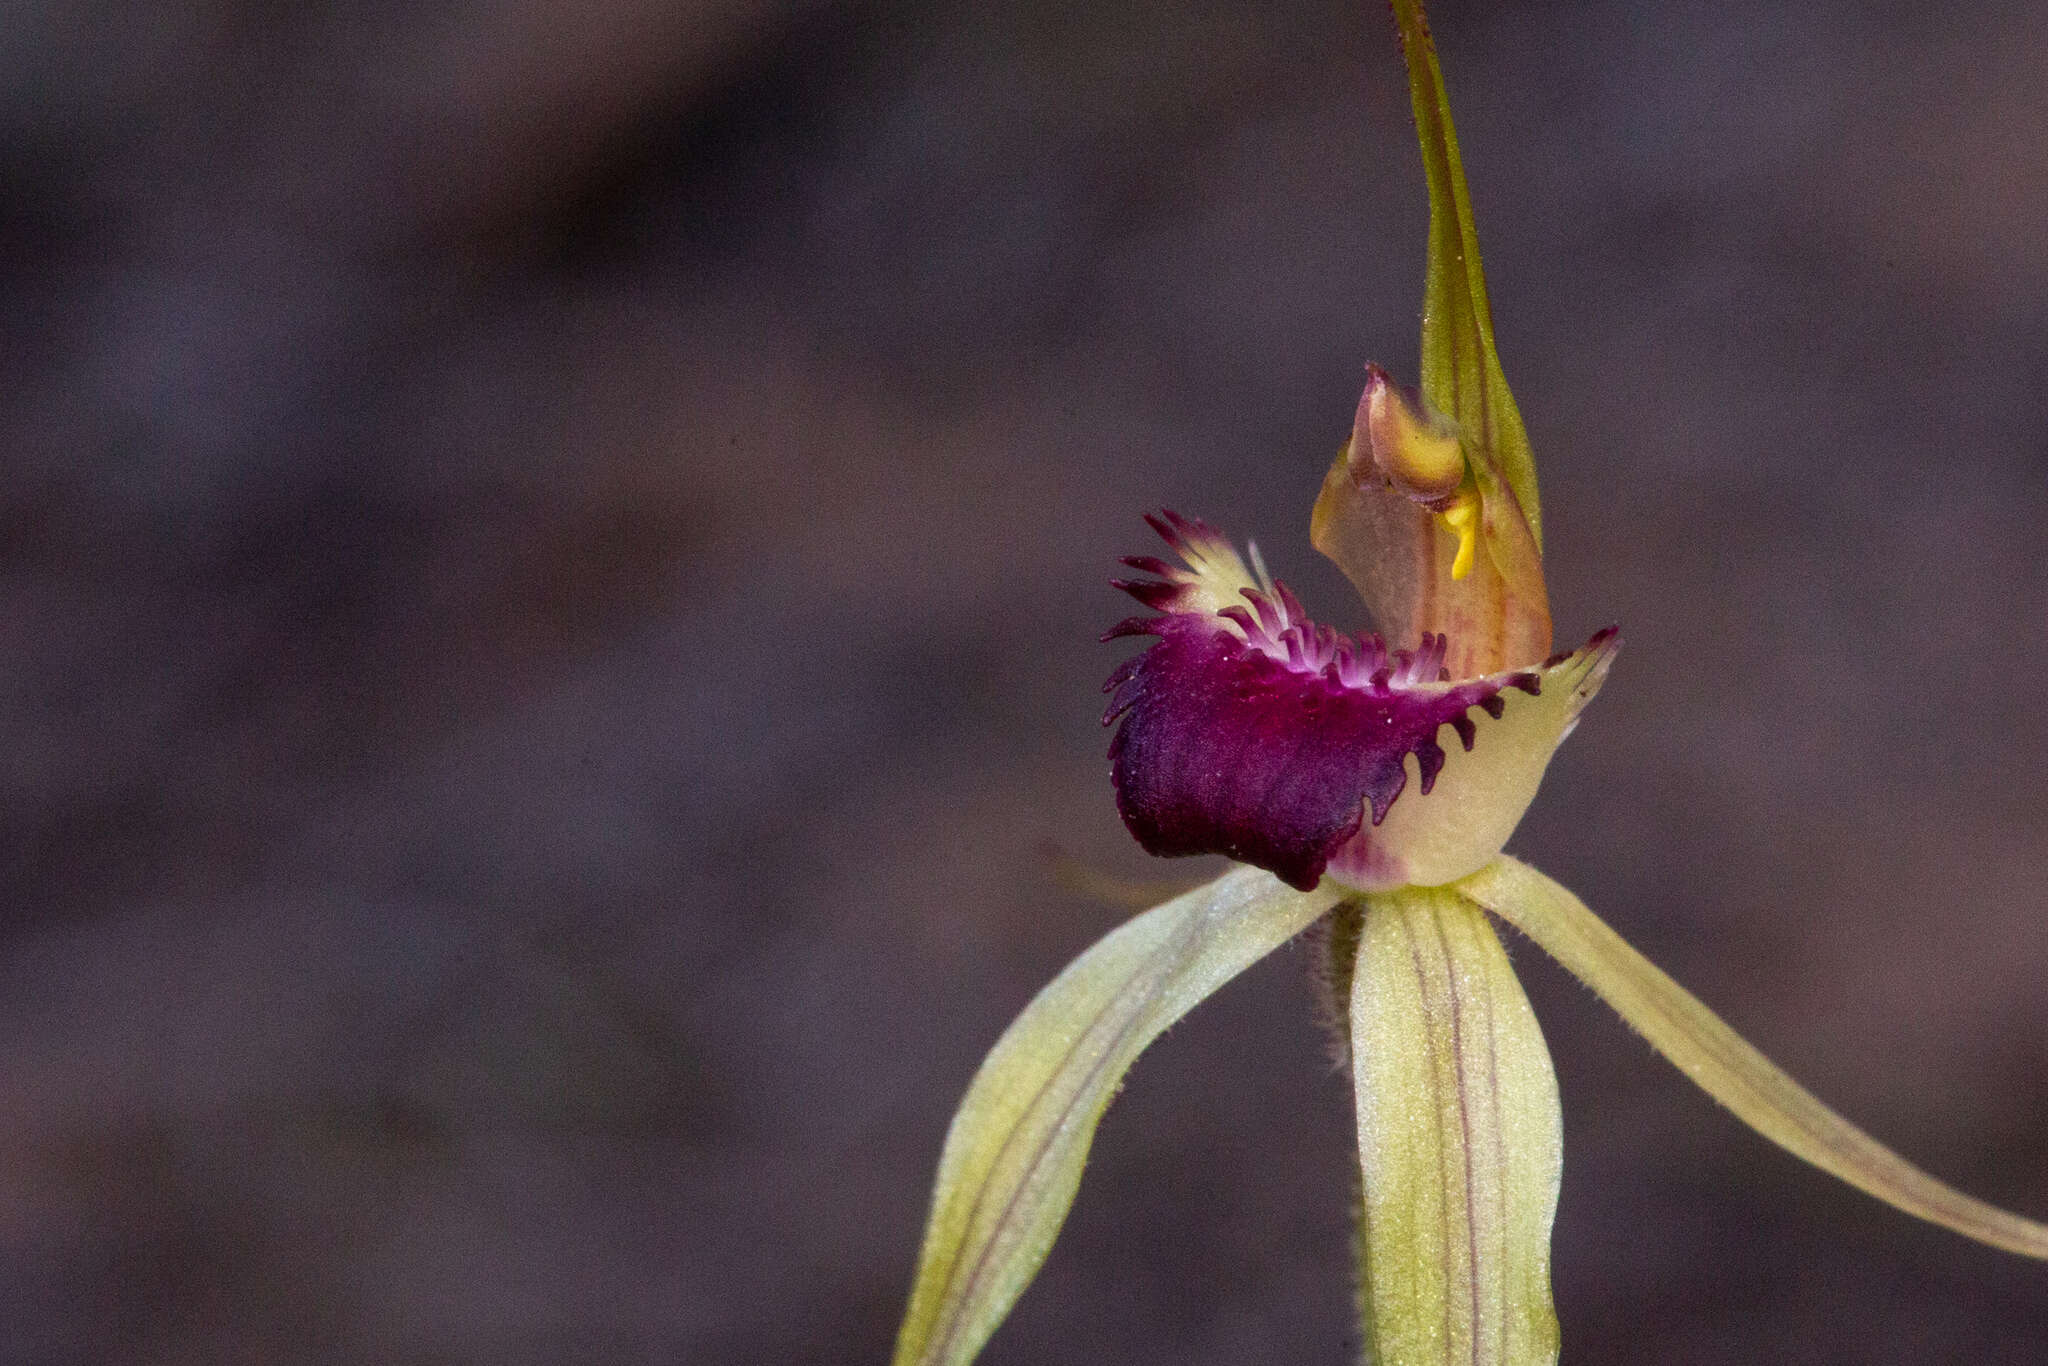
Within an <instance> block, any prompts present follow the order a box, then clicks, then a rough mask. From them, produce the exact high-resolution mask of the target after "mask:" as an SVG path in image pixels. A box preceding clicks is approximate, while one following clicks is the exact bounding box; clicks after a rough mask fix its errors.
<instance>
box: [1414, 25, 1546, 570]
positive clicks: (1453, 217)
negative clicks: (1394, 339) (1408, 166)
mask: <svg viewBox="0 0 2048 1366" xmlns="http://www.w3.org/2000/svg"><path fill="white" fill-rule="evenodd" d="M1393 8H1394V22H1395V24H1396V26H1397V27H1398V28H1399V29H1400V32H1401V51H1402V54H1403V55H1404V56H1405V57H1406V58H1407V60H1408V93H1409V96H1410V98H1411V100H1412V101H1413V103H1414V105H1415V133H1416V137H1417V139H1418V140H1419V141H1420V143H1421V145H1422V168H1423V171H1424V172H1425V173H1426V174H1427V176H1428V178H1429V269H1428V273H1427V275H1426V276H1425V277H1424V281H1423V291H1422V396H1423V398H1424V399H1426V400H1427V401H1428V402H1429V404H1430V406H1432V407H1434V408H1436V409H1437V410H1438V411H1439V412H1442V413H1444V414H1446V415H1448V416H1449V417H1451V418H1452V419H1453V420H1454V421H1456V422H1457V424H1458V427H1459V429H1460V430H1461V431H1462V432H1463V434H1464V436H1465V438H1466V439H1467V440H1468V441H1470V442H1472V443H1474V444H1475V445H1477V446H1479V447H1480V448H1481V449H1482V450H1484V451H1485V452H1486V453H1488V454H1490V455H1491V456H1492V458H1493V462H1494V463H1495V465H1497V466H1498V468H1499V470H1500V473H1501V476H1502V477H1503V478H1505V479H1506V480H1507V486H1508V488H1509V489H1511V490H1512V491H1513V493H1514V497H1515V501H1516V502H1517V503H1519V504H1520V505H1521V512H1522V516H1523V517H1524V518H1525V519H1526V520H1527V522H1528V524H1529V533H1530V535H1531V536H1532V537H1533V538H1534V540H1535V542H1536V546H1537V548H1538V549H1539V550H1540V549H1541V548H1542V546H1543V517H1542V513H1541V512H1540V511H1539V510H1538V508H1537V503H1536V457H1535V454H1534V452H1532V451H1531V450H1530V449H1529V435H1528V433H1527V432H1526V431H1525V430H1524V429H1523V427H1522V414H1521V412H1520V410H1519V409H1517V408H1516V407H1515V396H1514V395H1513V394H1512V393H1511V392H1509V390H1508V381H1507V376H1506V375H1505V374H1503V373H1502V372H1501V368H1500V356H1499V354H1498V353H1497V352H1496V351H1495V350H1494V345H1493V309H1492V306H1491V305H1490V304H1489V303H1488V302H1487V298H1486V273H1485V271H1484V270H1483V269H1482V268H1481V266H1480V263H1479V233H1478V231H1477V230H1476V229H1475V228H1474V227H1473V225H1472V196H1471V194H1470V192H1469V191H1467V189H1466V188H1465V164H1464V161H1463V159H1462V158H1461V157H1460V156H1459V153H1458V134H1457V130H1456V129H1455V128H1453V127H1452V126H1451V109H1450V102H1449V100H1448V99H1447V98H1446V96H1445V94H1444V78H1443V73H1442V71H1440V70H1439V69H1438V68H1437V61H1436V44H1435V42H1434V40H1432V39H1431V37H1430V33H1429V20H1428V19H1427V18H1426V17H1424V15H1423V12H1422V4H1421V0H1393ZM1479 468H1480V469H1481V470H1482V471H1483V469H1484V462H1483V461H1482V462H1479ZM1481 492H1482V493H1484V492H1485V490H1484V489H1482V490H1481Z"/></svg>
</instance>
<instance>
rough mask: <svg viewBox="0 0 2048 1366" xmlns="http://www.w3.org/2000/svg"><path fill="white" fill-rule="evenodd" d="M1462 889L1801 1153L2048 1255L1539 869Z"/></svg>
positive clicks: (1501, 862)
mask: <svg viewBox="0 0 2048 1366" xmlns="http://www.w3.org/2000/svg"><path fill="white" fill-rule="evenodd" d="M1456 887H1457V890H1458V891H1460V892H1462V893H1464V894H1465V895H1466V896H1469V897H1471V898H1472V899H1473V900H1474V901H1476V902H1478V903H1479V904H1480V905H1482V906H1484V907H1486V908H1487V909H1488V910H1490V911H1492V912H1493V913H1494V914H1495V915H1497V916H1499V917H1500V918H1501V919H1502V920H1505V921H1507V922H1508V923H1509V924H1510V925H1513V926H1514V927H1515V928H1516V929H1518V930H1520V931H1521V932H1522V933H1523V934H1526V935H1528V936H1529V938H1530V939H1532V940H1534V941H1535V942H1536V944H1537V946H1538V947H1540V948H1541V949H1542V950H1543V951H1544V952H1545V953H1548V954H1549V955H1550V956H1551V957H1552V958H1555V959H1556V960H1557V961H1558V962H1560V963H1562V964H1563V965H1564V966H1565V967H1566V968H1567V969H1569V970H1570V971H1571V973H1572V974H1573V975H1574V976H1576V977H1577V978H1578V979H1579V980H1580V981H1582V982H1584V983H1585V984H1586V985H1587V986H1589V987H1591V988H1592V989H1593V990H1594V992H1595V993H1596V994H1597V995H1599V997H1600V998H1601V999H1602V1000H1604V1001H1606V1002H1607V1004H1608V1005H1610V1006H1612V1007H1614V1010H1615V1013H1616V1014H1618V1015H1620V1016H1621V1018H1622V1019H1624V1020H1626V1021H1628V1023H1629V1024H1630V1025H1632V1026H1634V1028H1635V1029H1636V1031H1637V1032H1638V1033H1640V1034H1641V1035H1642V1036H1643V1038H1645V1039H1646V1040H1648V1041H1649V1044H1650V1046H1651V1047H1652V1048H1654V1049H1656V1050H1657V1051H1658V1052H1659V1053H1662V1054H1663V1055H1664V1056H1665V1057H1667V1058H1669V1059H1670V1060H1671V1062H1672V1064H1673V1065H1674V1066H1676V1067H1677V1068H1678V1070H1679V1071H1681V1072H1683V1073H1685V1075H1686V1076H1688V1077H1690V1078H1691V1079H1692V1081H1693V1083H1694V1084H1695V1085H1697V1086H1698V1087H1699V1088H1700V1089H1701V1090H1703V1091H1705V1092H1706V1093H1707V1094H1708V1095H1710V1096H1712V1097H1713V1098H1714V1099H1715V1100H1718V1101H1720V1102H1721V1103H1722V1104H1723V1105H1725V1106H1727V1107H1728V1108H1729V1109H1730V1110H1732V1111H1734V1112H1735V1115H1736V1117H1737V1118H1738V1119H1740V1120H1741V1121H1742V1122H1743V1123H1745V1124H1747V1125H1748V1126H1749V1127H1750V1128H1752V1129H1754V1130H1756V1131H1757V1132H1758V1133H1760V1134H1762V1135H1763V1136H1764V1137H1765V1138H1768V1139H1770V1140H1771V1142H1773V1143H1776V1144H1777V1145H1779V1146H1780V1147H1782V1148H1784V1149H1785V1150H1786V1151H1788V1152H1790V1153H1791V1154H1792V1155H1793V1156H1795V1157H1798V1158H1801V1159H1803V1160H1805V1161H1807V1162H1811V1163H1812V1164H1813V1165H1814V1166H1816V1167H1819V1168H1820V1169H1821V1170H1822V1171H1824V1172H1827V1173H1828V1174H1830V1175H1832V1176H1836V1177H1839V1178H1841V1179H1842V1180H1844V1181H1846V1182H1848V1183H1849V1184H1850V1185H1852V1186H1855V1187H1857V1188H1859V1189H1861V1190H1864V1191H1867V1192H1869V1193H1870V1194H1871V1195H1874V1196H1876V1197H1877V1198H1878V1199H1880V1200H1882V1201H1884V1202H1885V1203H1886V1204H1889V1205H1892V1206H1895V1207H1896V1208H1898V1209H1901V1210H1904V1211H1905V1212H1906V1213H1908V1214H1911V1215H1915V1216H1917V1217H1919V1218H1921V1219H1925V1220H1927V1221H1928V1222H1929V1223H1935V1224H1940V1225H1941V1226H1942V1227H1943V1228H1947V1229H1953V1230H1954V1231H1955V1232H1957V1233H1960V1234H1962V1235H1963V1236H1964V1237H1966V1238H1974V1239H1976V1240H1977V1241H1978V1242H1980V1243H1988V1244H1990V1245H1991V1246H1992V1247H1999V1248H2004V1249H2005V1250H2006V1251H2008V1252H2017V1253H2019V1254H2021V1255H2022V1256H2027V1257H2043V1258H2048V1225H2044V1224H2041V1223H2038V1222H2036V1221H2034V1220H2032V1219H2028V1218H2024V1217H2022V1216H2021V1215H2017V1214H2013V1213H2010V1212H2009V1211H2006V1210H2002V1209H1999V1208H1997V1207H1996V1206H1994V1205H1988V1204H1986V1203H1984V1202H1983V1201H1982V1200H1978V1199H1976V1198H1974V1197H1972V1196H1968V1195H1965V1194H1963V1193H1962V1192H1961V1191H1959V1190H1956V1189H1955V1188H1954V1187H1952V1186H1949V1185H1946V1184H1944V1183H1943V1182H1940V1181H1937V1180H1935V1179H1934V1178H1933V1177H1931V1176H1929V1175H1928V1174H1927V1173H1926V1172H1923V1171H1921V1170H1920V1169H1919V1168H1918V1167H1916V1166H1914V1165H1913V1164H1912V1163H1910V1162H1908V1161H1906V1159H1905V1158H1903V1157H1900V1156H1899V1155H1898V1154H1897V1153H1895V1152H1893V1151H1892V1150H1891V1149H1889V1148H1887V1147H1885V1146H1884V1145H1883V1144H1882V1143H1879V1142H1878V1141H1877V1140H1876V1139H1874V1138H1872V1137H1871V1136H1870V1135H1868V1134H1866V1133H1864V1132H1863V1131H1862V1130H1861V1129H1859V1128H1857V1127H1856V1126H1855V1125H1853V1124H1851V1123H1850V1122H1849V1121H1848V1120H1846V1119H1843V1118H1842V1117H1841V1116H1840V1115H1838V1114H1836V1113H1835V1112H1834V1111H1833V1110H1830V1109H1829V1108H1828V1107H1827V1106H1825V1105H1823V1104H1821V1103H1820V1102H1819V1101H1818V1100H1816V1099H1814V1097H1813V1096H1812V1094H1811V1093H1809V1092H1808V1091H1807V1090H1806V1089H1805V1088H1804V1087H1802V1086H1801V1085H1800V1084H1799V1083H1798V1082H1796V1081H1794V1080H1792V1078H1791V1077H1789V1076H1787V1075H1785V1073H1784V1072H1783V1071H1781V1070H1779V1068H1778V1067H1777V1066H1776V1065H1775V1064H1774V1063H1772V1062H1771V1060H1770V1059H1769V1058H1766V1057H1765V1056H1764V1055H1763V1054H1761V1053H1759V1052H1757V1050H1756V1049H1755V1048H1753V1047H1751V1046H1750V1044H1749V1043H1748V1042H1747V1041H1746V1040H1744V1039H1743V1037H1742V1036H1741V1035H1739V1034H1737V1033H1736V1032H1735V1031H1734V1030H1732V1029H1730V1028H1729V1027H1728V1026H1727V1025H1726V1024H1724V1023H1723V1022H1722V1021H1721V1019H1720V1018H1719V1017H1718V1016H1716V1015H1715V1014H1714V1012H1712V1011H1711V1010H1708V1009H1707V1008H1706V1007H1705V1006H1704V1005H1702V1004H1700V1002H1699V999H1698V998H1697V997H1695V996H1693V995H1692V993H1690V992H1688V991H1687V990H1686V989H1685V988H1684V987H1681V986H1680V985H1678V983H1676V982H1674V981H1672V980H1671V979H1670V978H1669V977H1667V976H1666V975H1665V974H1664V973H1663V972H1661V971H1659V970H1658V968H1657V967H1656V965H1655V964H1653V963H1651V962H1650V961H1649V960H1648V959H1647V958H1644V957H1643V956H1642V955H1641V954H1640V953H1637V952H1636V951H1635V950H1634V949H1632V948H1630V947H1629V946H1628V943H1627V942H1626V941H1625V940H1623V939H1622V937H1621V936H1620V935H1618V934H1616V933H1615V932H1614V931H1613V930H1611V929H1609V928H1608V927H1607V925H1606V923H1605V922H1603V921H1602V920H1601V919H1600V918H1599V917H1598V916H1596V915H1594V914H1593V912H1592V911H1590V910H1588V909H1587V908H1586V905H1585V903H1584V902H1582V901H1580V900H1579V899H1578V898H1577V897H1576V896H1573V895H1572V894H1571V892H1570V891H1568V890H1566V889H1565V888H1564V887H1561V886H1559V885H1558V884H1557V883H1556V882H1553V881H1552V880H1551V879H1549V878H1547V877H1545V876H1544V875H1543V874H1541V873H1539V872H1537V871H1536V870H1535V869H1534V868H1531V867H1530V866H1529V865H1527V864H1526V863H1521V862H1518V861H1516V860H1515V859H1512V858H1509V857H1508V856H1507V855H1505V854H1503V855H1502V856H1501V857H1499V858H1497V859H1495V860H1494V861H1493V862H1492V863H1490V864H1488V865H1487V866H1486V867H1484V868H1482V869H1480V870H1479V871H1478V872H1476V873H1474V874H1472V875H1471V876H1470V877H1468V878H1465V879H1464V880H1463V881H1461V882H1459V883H1457V884H1456Z"/></svg>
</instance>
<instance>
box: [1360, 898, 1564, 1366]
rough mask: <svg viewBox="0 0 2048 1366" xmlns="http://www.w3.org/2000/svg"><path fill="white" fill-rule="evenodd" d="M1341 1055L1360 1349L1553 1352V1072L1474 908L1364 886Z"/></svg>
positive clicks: (1549, 1357)
mask: <svg viewBox="0 0 2048 1366" xmlns="http://www.w3.org/2000/svg"><path fill="white" fill-rule="evenodd" d="M1351 1056H1352V1070H1353V1076H1354V1078H1355V1082H1356V1090H1357V1099H1358V1150H1359V1163H1360V1170H1361V1172H1362V1174H1363V1177H1364V1197H1365V1198H1364V1214H1363V1220H1362V1225H1363V1226H1362V1228H1361V1230H1360V1235H1361V1237H1360V1241H1361V1244H1362V1247H1363V1257H1362V1261H1363V1264H1364V1265H1363V1269H1362V1275H1361V1277H1360V1280H1361V1284H1360V1287H1359V1307H1360V1316H1361V1318H1362V1320H1363V1322H1364V1328H1365V1334H1366V1345H1367V1349H1368V1357H1367V1359H1368V1360H1370V1361H1373V1362H1377V1363H1380V1366H1422V1364H1423V1363H1435V1362H1446V1363H1483V1366H1528V1364H1529V1363H1549V1362H1554V1361H1556V1360H1557V1314H1556V1311H1555V1310H1554V1309H1553V1308H1552V1306H1551V1301H1550V1225H1551V1219H1552V1217H1553V1216H1554V1215H1555V1213H1556V1211H1557V1187H1558V1178H1559V1174H1560V1172H1561V1170H1562V1166H1563V1161H1564V1154H1563V1148H1562V1138H1561V1126H1562V1115H1561V1111H1560V1109H1559V1106H1558V1098H1557V1078H1556V1076H1555V1075H1554V1074H1553V1073H1552V1071H1551V1068H1550V1054H1549V1052H1548V1051H1547V1050H1546V1049H1545V1048H1544V1046H1543V1035H1542V1033H1541V1032H1540V1031H1539V1030H1538V1029H1537V1027H1536V1016H1535V1013H1534V1012H1532V1011H1531V1010H1530V1009H1529V1001H1528V998H1527V997H1525V996H1524V995H1523V994H1522V988H1521V984H1520V983H1518V982H1517V981H1516V980H1515V974H1514V969H1513V968H1511V967H1510V966H1509V965H1508V957H1507V954H1506V953H1504V952H1502V950H1501V946H1500V940H1499V939H1498V938H1496V937H1495V936H1494V932H1493V926H1492V925H1490V924H1488V923H1487V919H1486V914H1485V912H1483V911H1481V910H1480V909H1479V907H1477V906H1475V905H1474V904H1473V903H1472V902H1470V901H1468V900H1467V899H1466V898H1465V897H1463V896H1461V895H1459V894H1458V893H1457V892H1454V891H1450V890H1448V889H1445V888H1414V887H1410V888H1404V889H1402V890H1400V891H1395V892H1383V893H1376V894H1373V895H1371V896H1368V897H1367V898H1366V912H1365V926H1364V929H1363V931H1362V933H1361V934H1360V936H1359V944H1358V960H1357V965H1356V967H1355V968H1354V970H1353V973H1352V979H1351Z"/></svg>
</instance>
